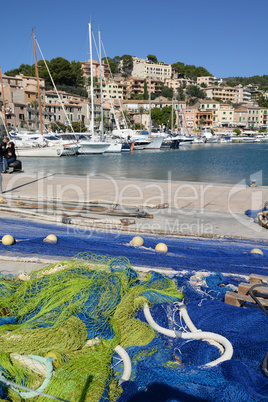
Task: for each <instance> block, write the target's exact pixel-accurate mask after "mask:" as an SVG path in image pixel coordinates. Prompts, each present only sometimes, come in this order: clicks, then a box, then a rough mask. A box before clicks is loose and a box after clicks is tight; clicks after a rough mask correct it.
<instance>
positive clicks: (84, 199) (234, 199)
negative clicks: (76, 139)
mask: <svg viewBox="0 0 268 402" xmlns="http://www.w3.org/2000/svg"><path fill="white" fill-rule="evenodd" d="M2 191H3V193H2V197H3V201H4V203H3V204H1V208H0V214H1V216H3V215H4V216H6V215H9V214H11V215H12V214H13V215H14V214H17V215H18V214H19V215H20V216H21V215H22V214H24V215H25V217H28V218H31V219H41V220H44V221H47V222H49V221H53V223H55V222H57V223H58V224H60V225H62V224H64V223H65V224H66V230H67V231H68V228H69V227H70V226H72V228H73V226H75V227H77V231H79V233H81V232H83V230H85V231H89V230H91V229H98V228H100V229H104V230H107V231H109V230H112V231H113V230H122V231H125V232H130V233H132V232H139V233H152V234H155V235H157V234H163V235H182V236H184V235H186V236H196V237H203V236H204V237H211V238H213V237H239V238H253V239H258V238H260V239H268V232H267V230H266V229H265V228H263V227H261V226H260V225H258V224H257V223H256V222H255V221H254V219H253V218H249V217H248V216H247V215H246V214H245V212H246V211H256V212H257V211H259V210H261V209H262V208H263V207H264V204H265V202H266V201H267V200H268V188H267V187H262V186H248V185H246V184H241V183H238V184H237V185H221V184H213V183H195V182H183V181H173V180H166V181H157V180H142V179H123V178H120V179H119V178H113V177H111V176H109V175H102V176H99V177H96V176H93V175H85V176H73V175H72V176H71V175H69V176H67V175H59V174H48V173H44V172H38V173H31V174H30V173H20V174H14V175H3V177H2ZM29 203H30V204H29ZM88 206H90V208H88ZM30 214H32V215H31V216H30ZM79 215H80V216H79ZM63 217H65V218H66V217H68V218H69V221H68V219H67V220H66V219H65V221H64V220H63ZM255 220H256V219H255Z"/></svg>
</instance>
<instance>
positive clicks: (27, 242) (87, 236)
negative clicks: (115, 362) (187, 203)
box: [0, 219, 268, 275]
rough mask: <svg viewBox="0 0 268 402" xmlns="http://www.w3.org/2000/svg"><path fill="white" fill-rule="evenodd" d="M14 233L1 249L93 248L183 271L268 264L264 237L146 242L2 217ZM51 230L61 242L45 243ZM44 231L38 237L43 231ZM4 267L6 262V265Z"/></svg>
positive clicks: (47, 252)
mask: <svg viewBox="0 0 268 402" xmlns="http://www.w3.org/2000/svg"><path fill="white" fill-rule="evenodd" d="M7 231H8V233H10V234H12V235H13V236H14V237H15V238H16V239H18V240H17V243H16V244H15V245H13V246H4V245H3V244H1V243H0V253H1V254H2V255H7V256H9V255H10V256H17V257H33V256H34V257H40V258H49V259H53V258H56V259H61V258H62V259H65V258H68V257H73V256H75V255H77V254H78V253H84V252H85V251H86V252H89V251H91V252H93V253H95V254H100V255H106V254H107V251H108V252H109V256H110V257H119V256H124V257H127V258H128V259H129V260H130V263H131V265H132V266H146V267H152V268H154V267H155V268H161V267H162V268H172V269H174V270H177V271H181V270H210V271H217V272H222V273H239V274H247V275H248V274H250V273H251V272H252V271H254V272H255V273H258V274H262V273H263V272H264V270H265V269H266V267H267V266H268V243H267V242H266V241H264V240H263V241H259V240H240V239H221V240H216V239H195V238H185V237H184V238H183V237H181V238H179V237H170V236H161V238H160V237H159V236H147V235H146V236H143V238H144V246H143V247H138V248H137V247H133V246H131V245H130V244H129V242H130V241H131V239H132V238H133V235H130V234H118V233H106V232H98V231H83V232H82V233H78V232H77V231H76V229H75V228H72V227H69V228H68V234H66V232H67V229H66V227H64V226H56V225H54V226H53V225H45V224H43V225H41V224H37V223H34V222H25V221H23V220H12V219H0V236H2V235H4V234H6V233H7ZM50 233H54V234H55V235H57V237H58V243H57V244H49V243H45V242H44V241H43V239H44V238H45V237H46V236H47V235H48V234H50ZM37 234H38V236H37ZM160 241H161V242H164V243H165V244H166V245H167V246H168V252H167V253H166V254H165V253H157V252H156V251H155V246H156V244H157V243H159V242H160ZM253 248H261V250H262V251H263V253H264V255H263V256H256V255H252V254H251V253H250V251H251V249H253ZM2 267H3V269H4V263H2V265H1V268H2Z"/></svg>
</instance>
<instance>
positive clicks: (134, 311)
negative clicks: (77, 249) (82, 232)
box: [0, 253, 268, 402]
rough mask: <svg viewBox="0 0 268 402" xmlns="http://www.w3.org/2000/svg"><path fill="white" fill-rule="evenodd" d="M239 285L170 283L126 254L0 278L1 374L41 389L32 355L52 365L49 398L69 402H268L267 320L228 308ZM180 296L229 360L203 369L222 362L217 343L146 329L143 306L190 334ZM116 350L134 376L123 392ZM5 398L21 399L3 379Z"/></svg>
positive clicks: (204, 275) (207, 276)
mask: <svg viewBox="0 0 268 402" xmlns="http://www.w3.org/2000/svg"><path fill="white" fill-rule="evenodd" d="M263 273H266V274H267V270H265V269H264V270H263ZM241 278H242V277H241V276H240V275H238V274H225V275H223V274H221V273H219V272H211V271H208V270H204V271H194V270H190V269H189V270H188V271H187V272H178V273H177V274H176V275H175V276H174V277H172V278H170V277H167V276H165V275H162V274H160V273H158V272H155V271H150V272H149V273H147V274H145V275H142V276H141V275H139V274H138V272H137V271H136V270H134V269H133V268H132V267H131V264H130V262H129V260H128V259H127V258H125V257H119V258H118V257H114V258H111V257H107V256H99V255H95V254H92V253H81V254H79V255H77V256H76V257H75V258H73V259H72V260H69V261H68V262H60V263H59V262H58V263H56V264H53V265H51V266H50V267H47V268H45V269H43V270H41V271H35V272H32V273H31V274H30V275H29V277H26V280H24V281H22V280H18V278H17V277H15V276H4V275H2V276H1V277H0V374H1V375H3V376H4V377H5V378H6V379H9V380H10V381H13V382H15V383H16V384H20V385H24V386H27V387H29V388H31V389H36V388H38V387H39V386H40V385H41V384H42V383H43V381H44V378H45V375H46V370H45V368H44V367H42V366H40V365H38V364H37V362H31V363H30V364H29V363H27V364H26V363H25V361H23V360H22V359H21V356H29V355H33V354H34V355H38V356H43V357H45V356H51V357H53V358H54V362H53V367H54V374H53V376H52V379H51V380H50V381H49V383H48V385H47V387H46V388H45V393H46V394H48V395H52V396H54V397H56V398H63V399H64V400H67V401H75V402H77V401H102V402H104V401H119V402H125V401H137V400H138V401H156V400H157V401H234V400H235V401H247V402H248V401H266V400H267V399H268V379H267V378H266V377H265V376H264V374H263V372H262V370H261V363H262V360H263V358H264V355H265V353H266V351H267V347H268V344H267V334H268V320H267V316H266V315H265V314H264V312H263V311H261V310H260V309H257V308H250V307H247V308H242V307H239V308H238V307H234V306H230V305H226V304H225V303H223V301H224V296H225V293H226V292H227V291H228V290H235V289H237V285H238V283H239V282H241ZM183 297H184V300H185V302H186V303H187V310H188V313H189V316H190V318H191V319H192V321H193V322H194V324H195V326H196V327H197V328H200V329H202V330H203V331H209V332H215V333H218V334H220V335H222V336H225V337H226V338H227V339H229V341H230V342H231V343H232V345H233V348H234V355H233V357H232V359H231V360H230V361H226V362H224V363H221V364H220V365H217V366H215V367H210V368H207V367H204V365H205V364H206V363H209V362H211V361H213V360H215V359H217V358H218V357H219V356H220V352H219V350H218V349H217V348H216V347H215V346H213V345H211V344H209V343H207V342H204V341H198V340H187V341H186V340H182V339H179V338H178V339H173V338H168V337H166V336H164V335H161V334H158V333H156V332H155V331H154V330H153V329H152V328H151V327H150V326H149V325H148V324H147V322H146V319H145V317H144V313H143V305H144V303H145V302H146V303H148V304H149V305H150V310H151V314H152V316H153V318H154V320H155V321H156V322H157V323H158V324H159V325H160V326H162V327H164V328H168V329H172V330H182V331H185V330H187V328H186V326H185V323H184V322H183V320H182V319H181V317H180V314H179V305H178V302H179V301H181V300H182V298H183ZM88 340H93V342H92V343H91V346H90V345H89V344H88V342H87V341H88ZM117 345H121V346H122V347H123V348H125V350H126V351H127V353H128V355H129V357H130V359H131V363H132V371H131V378H130V380H129V381H126V382H123V383H122V384H121V385H120V382H119V379H120V378H121V376H122V374H123V371H124V364H123V362H122V359H121V358H120V357H119V355H118V354H117V353H116V352H115V351H114V349H115V347H116V346H117ZM18 356H19V357H18ZM0 400H5V401H6V400H11V401H23V400H24V398H23V397H22V396H21V395H19V394H18V393H17V392H16V391H15V390H14V389H12V388H10V387H9V386H7V385H5V384H4V383H3V382H1V378H0ZM32 400H34V401H35V400H36V401H47V400H48V398H47V397H45V396H33V397H32Z"/></svg>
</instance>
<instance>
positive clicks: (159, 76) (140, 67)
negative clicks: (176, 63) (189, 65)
mask: <svg viewBox="0 0 268 402" xmlns="http://www.w3.org/2000/svg"><path fill="white" fill-rule="evenodd" d="M149 73H150V75H151V78H154V79H156V80H160V81H162V82H164V80H165V79H166V78H171V76H172V67H171V64H165V63H150V62H149V60H148V59H140V58H138V57H133V70H132V77H140V78H143V79H144V78H146V77H148V76H149Z"/></svg>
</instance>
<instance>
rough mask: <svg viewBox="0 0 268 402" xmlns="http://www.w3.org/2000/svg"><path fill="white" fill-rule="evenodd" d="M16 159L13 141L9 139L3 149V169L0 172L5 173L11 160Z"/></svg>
mask: <svg viewBox="0 0 268 402" xmlns="http://www.w3.org/2000/svg"><path fill="white" fill-rule="evenodd" d="M16 159H17V157H16V153H15V145H14V142H12V141H10V142H9V143H8V144H7V148H6V149H5V154H4V164H5V170H4V171H3V172H2V173H7V170H8V166H9V165H10V164H11V163H12V162H15V160H16Z"/></svg>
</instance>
